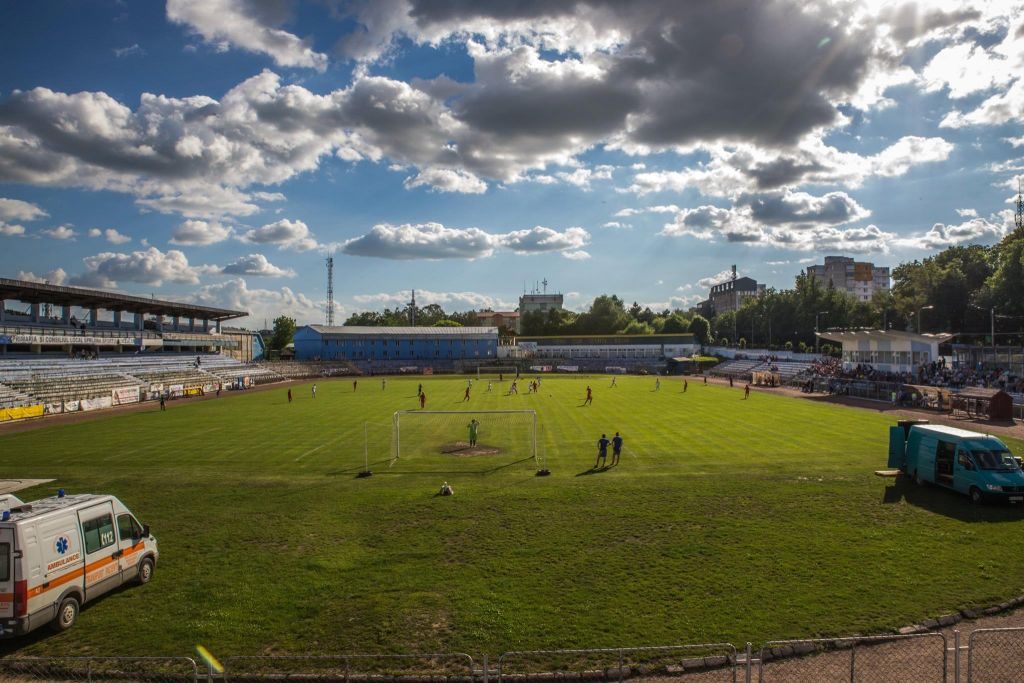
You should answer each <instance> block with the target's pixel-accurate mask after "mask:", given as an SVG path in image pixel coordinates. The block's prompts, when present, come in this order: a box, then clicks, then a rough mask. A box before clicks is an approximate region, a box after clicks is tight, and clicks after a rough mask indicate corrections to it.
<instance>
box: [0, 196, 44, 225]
mask: <svg viewBox="0 0 1024 683" xmlns="http://www.w3.org/2000/svg"><path fill="white" fill-rule="evenodd" d="M48 215H49V214H47V213H46V212H45V211H43V210H42V209H40V208H39V207H38V206H36V205H35V204H32V203H31V202H24V201H22V200H20V199H6V198H4V197H0V221H34V220H37V219H39V218H45V217H46V216H48Z"/></svg>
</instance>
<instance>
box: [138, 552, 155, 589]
mask: <svg viewBox="0 0 1024 683" xmlns="http://www.w3.org/2000/svg"><path fill="white" fill-rule="evenodd" d="M152 579H153V560H152V559H151V558H148V557H147V558H146V559H144V560H143V561H142V562H140V563H139V583H140V584H145V583H149V582H150V581H151V580H152Z"/></svg>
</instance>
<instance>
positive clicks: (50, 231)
mask: <svg viewBox="0 0 1024 683" xmlns="http://www.w3.org/2000/svg"><path fill="white" fill-rule="evenodd" d="M39 232H41V233H43V234H44V235H46V236H47V237H52V238H53V239H55V240H70V239H74V238H75V235H77V234H78V233H77V232H75V231H74V230H73V229H71V228H70V227H68V226H66V225H59V226H57V227H56V228H47V229H45V230H40V231H39Z"/></svg>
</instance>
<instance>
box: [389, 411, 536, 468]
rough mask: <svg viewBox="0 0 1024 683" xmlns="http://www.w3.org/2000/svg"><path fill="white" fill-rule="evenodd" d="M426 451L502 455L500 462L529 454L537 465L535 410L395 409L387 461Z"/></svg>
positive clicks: (430, 453) (449, 454)
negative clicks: (389, 454)
mask: <svg viewBox="0 0 1024 683" xmlns="http://www.w3.org/2000/svg"><path fill="white" fill-rule="evenodd" d="M474 421H475V425H474V424H473V423H474ZM474 437H475V440H474ZM430 456H442V457H445V456H446V457H452V456H455V457H474V456H502V457H501V460H502V461H503V462H504V461H508V462H516V461H521V460H531V459H532V460H533V462H534V463H535V464H536V465H537V466H538V467H541V466H542V463H541V459H540V457H539V456H538V452H537V411H535V410H475V411H471V410H399V411H397V412H396V413H395V414H394V416H393V417H392V425H391V462H392V465H393V464H394V463H395V462H397V461H398V460H407V459H412V458H425V457H430Z"/></svg>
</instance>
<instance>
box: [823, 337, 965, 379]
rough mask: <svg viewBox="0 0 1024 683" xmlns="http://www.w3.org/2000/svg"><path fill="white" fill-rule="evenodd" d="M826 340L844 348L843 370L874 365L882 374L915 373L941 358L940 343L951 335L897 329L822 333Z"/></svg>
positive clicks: (947, 339)
mask: <svg viewBox="0 0 1024 683" xmlns="http://www.w3.org/2000/svg"><path fill="white" fill-rule="evenodd" d="M817 334H818V337H819V338H821V339H822V340H825V341H830V342H839V343H840V344H842V345H843V369H845V370H851V369H853V368H856V367H857V366H858V365H870V366H871V367H873V368H874V369H876V370H880V371H882V372H914V371H915V370H916V369H917V368H918V367H920V366H921V365H924V364H925V363H930V362H932V361H934V360H938V358H939V344H942V343H945V342H947V341H949V340H950V339H952V338H953V335H951V334H914V333H913V332H898V331H895V330H849V331H845V332H818V333H817Z"/></svg>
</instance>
